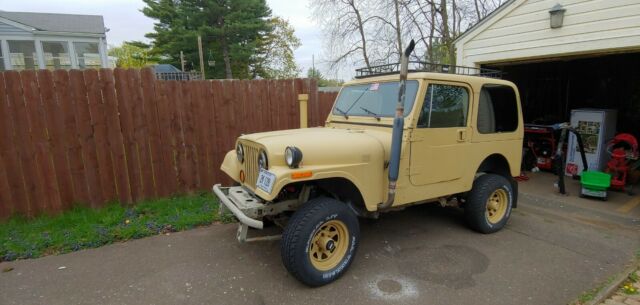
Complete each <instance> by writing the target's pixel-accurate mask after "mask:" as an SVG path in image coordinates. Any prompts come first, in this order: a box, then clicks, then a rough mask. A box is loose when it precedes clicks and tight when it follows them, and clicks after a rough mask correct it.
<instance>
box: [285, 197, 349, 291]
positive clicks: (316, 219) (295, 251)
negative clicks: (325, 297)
mask: <svg viewBox="0 0 640 305" xmlns="http://www.w3.org/2000/svg"><path fill="white" fill-rule="evenodd" d="M359 241H360V227H359V224H358V218H357V217H356V215H355V214H354V213H353V212H352V211H351V210H350V209H349V208H348V207H347V206H346V205H345V204H344V203H342V202H340V201H338V200H335V199H331V198H326V197H321V198H315V199H312V200H309V201H308V202H306V203H305V204H304V205H302V207H301V208H300V209H298V211H296V213H294V214H293V216H292V217H291V219H290V220H289V223H288V224H287V227H286V228H285V230H284V232H283V233H282V244H281V255H282V262H283V264H284V266H285V267H286V268H287V270H288V271H289V273H291V275H293V276H294V277H295V278H296V279H298V280H299V281H300V282H302V283H304V284H306V285H308V286H312V287H317V286H322V285H326V284H328V283H330V282H332V281H335V280H336V279H338V278H339V277H340V276H342V274H344V273H345V272H346V270H347V269H348V268H349V265H351V262H352V261H353V258H354V257H355V254H356V250H357V249H358V243H359Z"/></svg>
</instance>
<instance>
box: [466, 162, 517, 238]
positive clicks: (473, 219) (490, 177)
mask: <svg viewBox="0 0 640 305" xmlns="http://www.w3.org/2000/svg"><path fill="white" fill-rule="evenodd" d="M514 196H517V194H514V192H513V187H512V185H511V183H509V181H508V180H507V179H506V178H504V177H502V176H500V175H496V174H484V175H482V176H480V177H478V178H477V179H476V180H475V181H474V182H473V187H472V189H471V191H470V192H469V194H468V195H467V200H466V202H465V205H464V214H465V217H466V220H467V224H468V225H469V227H471V228H472V229H473V230H475V231H478V232H480V233H485V234H489V233H494V232H497V231H499V230H500V229H502V228H503V227H504V226H505V225H506V224H507V222H508V221H509V217H510V216H511V208H512V206H513V202H514V199H515V197H514Z"/></svg>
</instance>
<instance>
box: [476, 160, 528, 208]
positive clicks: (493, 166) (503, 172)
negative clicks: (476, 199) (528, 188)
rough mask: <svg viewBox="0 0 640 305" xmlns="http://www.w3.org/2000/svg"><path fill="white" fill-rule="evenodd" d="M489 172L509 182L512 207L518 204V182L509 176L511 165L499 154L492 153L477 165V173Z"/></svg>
mask: <svg viewBox="0 0 640 305" xmlns="http://www.w3.org/2000/svg"><path fill="white" fill-rule="evenodd" d="M482 173H491V174H497V175H500V176H503V177H505V178H506V179H507V180H508V181H509V182H510V183H511V188H512V189H513V192H514V199H513V207H514V208H515V207H517V206H518V182H517V181H516V179H513V177H512V176H511V166H510V165H509V162H508V161H507V158H505V157H504V156H503V155H501V154H492V155H489V156H488V157H486V158H485V159H484V160H483V161H482V162H481V163H480V165H479V166H478V170H477V171H476V176H477V174H482Z"/></svg>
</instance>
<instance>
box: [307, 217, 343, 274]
mask: <svg viewBox="0 0 640 305" xmlns="http://www.w3.org/2000/svg"><path fill="white" fill-rule="evenodd" d="M348 248H349V230H348V229H347V226H346V225H345V224H344V222H342V221H340V220H330V221H328V222H326V223H324V224H322V226H320V228H319V229H318V230H317V231H316V232H315V233H314V235H313V237H312V238H311V244H310V245H309V260H311V264H312V265H313V267H314V268H316V269H318V270H320V271H327V270H331V269H333V268H335V267H336V266H337V265H338V264H339V263H340V262H341V261H342V259H343V258H344V256H345V254H346V253H347V249H348Z"/></svg>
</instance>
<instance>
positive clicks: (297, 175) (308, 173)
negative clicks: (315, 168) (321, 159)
mask: <svg viewBox="0 0 640 305" xmlns="http://www.w3.org/2000/svg"><path fill="white" fill-rule="evenodd" d="M312 175H313V173H312V172H311V171H306V172H297V173H291V179H303V178H309V177H311V176H312Z"/></svg>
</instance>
